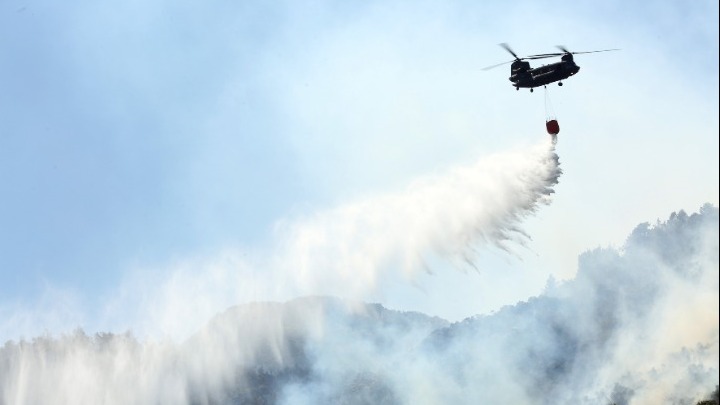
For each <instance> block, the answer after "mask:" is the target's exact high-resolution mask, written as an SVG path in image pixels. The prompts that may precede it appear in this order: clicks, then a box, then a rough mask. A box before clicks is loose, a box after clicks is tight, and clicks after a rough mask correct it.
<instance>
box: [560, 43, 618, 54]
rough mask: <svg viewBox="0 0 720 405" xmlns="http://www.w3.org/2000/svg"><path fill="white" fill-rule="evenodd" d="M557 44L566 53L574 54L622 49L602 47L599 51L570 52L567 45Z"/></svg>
mask: <svg viewBox="0 0 720 405" xmlns="http://www.w3.org/2000/svg"><path fill="white" fill-rule="evenodd" d="M555 46H556V47H557V48H558V49H559V50H561V51H563V52H565V53H570V54H573V55H579V54H581V53H596V52H608V51H619V50H620V49H602V50H599V51H586V52H570V51H568V50H567V48H565V47H564V46H562V45H555Z"/></svg>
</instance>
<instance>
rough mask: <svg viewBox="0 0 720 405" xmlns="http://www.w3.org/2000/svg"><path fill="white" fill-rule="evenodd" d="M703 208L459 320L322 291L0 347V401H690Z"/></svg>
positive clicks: (699, 380) (695, 372)
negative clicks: (158, 330) (167, 323)
mask: <svg viewBox="0 0 720 405" xmlns="http://www.w3.org/2000/svg"><path fill="white" fill-rule="evenodd" d="M717 308H718V209H717V208H716V207H713V206H710V205H705V206H703V207H702V208H701V209H700V210H699V212H697V213H693V214H691V215H688V214H686V213H685V212H684V211H680V212H677V213H673V214H671V215H670V217H669V218H668V219H667V220H666V221H663V222H657V223H656V224H649V223H643V224H640V225H638V226H637V227H636V228H635V229H634V230H633V231H632V233H631V234H630V235H629V237H628V238H627V241H626V243H625V244H624V246H622V247H621V248H613V247H603V248H597V249H594V250H591V251H588V252H585V253H584V254H582V255H581V256H580V257H579V260H578V271H577V274H576V276H575V278H574V279H571V280H568V281H566V282H562V283H560V282H556V281H554V280H552V279H551V280H548V284H547V287H546V289H545V291H544V292H543V293H542V294H541V295H539V296H537V297H532V298H530V299H528V300H527V301H523V302H518V303H516V304H514V305H508V306H506V307H504V308H502V309H501V310H499V311H497V312H496V313H493V314H486V315H478V316H475V317H471V318H467V319H465V320H463V321H461V322H457V323H449V322H447V321H445V320H443V319H439V318H436V317H430V316H427V315H424V314H421V313H417V312H400V311H395V310H391V309H387V308H385V307H383V306H382V305H380V304H369V303H363V302H358V301H350V300H346V299H341V298H334V297H304V298H298V299H295V300H292V301H289V302H285V303H275V302H266V303H254V304H246V305H240V306H237V307H233V308H229V309H228V310H226V311H225V312H223V313H222V314H219V315H217V316H216V317H214V318H213V319H212V320H210V321H209V322H208V324H207V325H206V327H204V328H203V329H202V330H199V331H198V332H197V333H196V334H194V335H193V336H192V337H191V338H189V339H187V340H186V341H184V342H182V343H180V344H178V343H173V342H164V341H142V342H141V341H138V340H137V339H136V338H134V337H133V336H132V335H131V334H124V335H114V334H103V333H99V334H95V335H92V336H88V335H86V334H85V333H84V332H83V331H80V330H78V331H76V332H75V333H74V334H70V335H65V336H59V337H51V336H40V337H36V338H34V339H31V340H29V341H26V340H22V341H19V342H14V341H9V342H6V343H5V344H4V346H2V348H1V349H0V403H2V404H40V403H74V404H85V403H88V404H89V403H93V404H97V403H104V404H115V403H118V404H121V403H123V404H124V403H140V404H144V403H152V404H157V403H173V404H183V403H185V404H322V403H328V404H329V403H332V404H417V403H420V404H442V403H453V404H478V403H481V404H483V403H485V404H611V403H614V404H617V405H626V404H632V405H637V404H641V405H642V404H661V403H662V404H692V405H694V404H696V403H697V402H698V401H700V400H703V399H706V398H708V397H709V396H710V395H711V393H712V391H713V389H714V388H715V387H716V385H717V381H718V368H719V367H718V312H717V311H718V310H717Z"/></svg>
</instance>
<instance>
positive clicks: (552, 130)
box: [545, 120, 560, 135]
mask: <svg viewBox="0 0 720 405" xmlns="http://www.w3.org/2000/svg"><path fill="white" fill-rule="evenodd" d="M545 127H547V131H548V134H550V135H557V134H558V133H559V132H560V125H559V124H558V122H557V120H550V121H547V122H546V123H545Z"/></svg>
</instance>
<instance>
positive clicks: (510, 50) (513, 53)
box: [498, 42, 520, 59]
mask: <svg viewBox="0 0 720 405" xmlns="http://www.w3.org/2000/svg"><path fill="white" fill-rule="evenodd" d="M498 45H500V46H502V47H503V48H504V49H505V50H506V51H508V52H510V55H512V56H514V57H515V59H520V58H519V57H518V56H517V54H516V53H515V52H513V50H512V49H510V45H508V44H506V43H505V42H503V43H501V44H498Z"/></svg>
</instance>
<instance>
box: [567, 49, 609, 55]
mask: <svg viewBox="0 0 720 405" xmlns="http://www.w3.org/2000/svg"><path fill="white" fill-rule="evenodd" d="M619 50H620V49H603V50H600V51H586V52H570V53H571V54H573V55H577V54H581V53H595V52H608V51H619Z"/></svg>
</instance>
